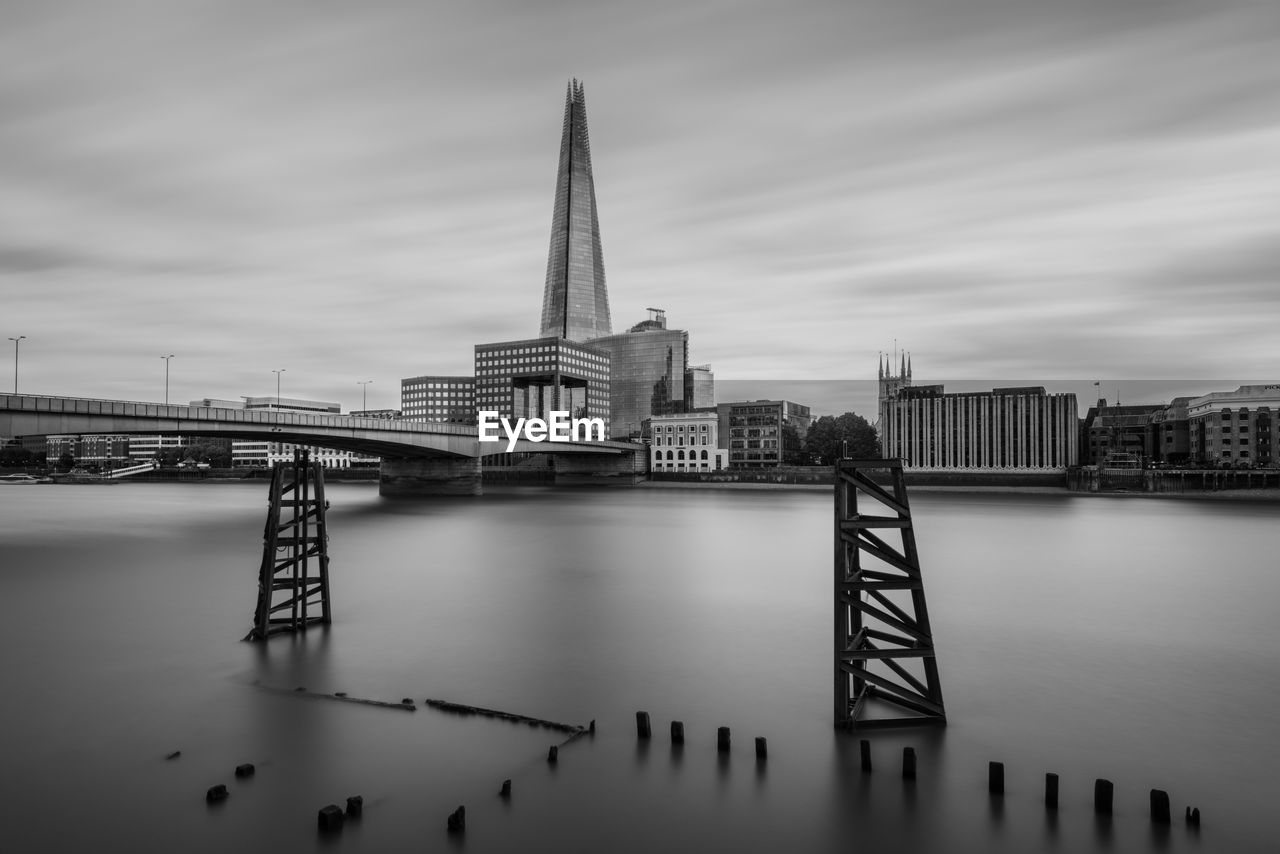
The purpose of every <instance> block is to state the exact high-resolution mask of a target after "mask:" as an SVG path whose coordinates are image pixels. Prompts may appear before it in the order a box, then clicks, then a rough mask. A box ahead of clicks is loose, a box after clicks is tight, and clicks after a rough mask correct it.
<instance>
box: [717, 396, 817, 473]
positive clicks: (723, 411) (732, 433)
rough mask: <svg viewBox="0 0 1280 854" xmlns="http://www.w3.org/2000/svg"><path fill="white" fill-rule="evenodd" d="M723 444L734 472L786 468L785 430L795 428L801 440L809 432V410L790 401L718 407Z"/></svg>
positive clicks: (810, 414)
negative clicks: (747, 469)
mask: <svg viewBox="0 0 1280 854" xmlns="http://www.w3.org/2000/svg"><path fill="white" fill-rule="evenodd" d="M716 414H717V416H718V419H719V429H720V444H721V446H722V447H724V448H725V449H726V450H728V452H729V467H730V468H771V467H777V466H780V465H782V453H783V447H782V445H783V442H782V434H783V430H784V429H785V428H786V427H787V426H790V427H793V428H795V430H796V433H797V434H798V435H799V437H800V438H801V439H803V438H804V436H805V434H806V433H808V432H809V425H810V424H812V423H813V415H812V413H811V412H810V410H809V407H807V406H805V405H804V404H800V403H793V402H792V401H790V400H743V401H736V402H731V403H721V404H720V405H718V406H717V407H716Z"/></svg>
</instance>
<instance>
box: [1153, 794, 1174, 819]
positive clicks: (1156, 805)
mask: <svg viewBox="0 0 1280 854" xmlns="http://www.w3.org/2000/svg"><path fill="white" fill-rule="evenodd" d="M1170 821H1171V819H1170V817H1169V793H1168V792H1166V791H1163V790H1161V789H1152V790H1151V822H1152V824H1169V823H1170Z"/></svg>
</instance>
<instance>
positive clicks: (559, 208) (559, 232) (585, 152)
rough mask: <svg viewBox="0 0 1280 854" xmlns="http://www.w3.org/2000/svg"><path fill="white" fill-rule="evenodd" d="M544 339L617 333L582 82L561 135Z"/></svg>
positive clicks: (574, 89)
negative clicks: (612, 319) (606, 275)
mask: <svg viewBox="0 0 1280 854" xmlns="http://www.w3.org/2000/svg"><path fill="white" fill-rule="evenodd" d="M538 334H539V337H541V338H564V339H566V340H569V341H586V340H588V339H590V338H599V337H601V336H604V335H611V334H613V327H612V325H611V323H610V320H609V291H608V288H607V287H606V286H605V278H604V256H603V254H602V253H601V251H600V221H599V218H598V217H597V215H596V184H595V177H594V176H593V175H592V171H591V142H590V140H589V139H588V137H587V102H586V95H585V94H584V92H583V89H582V84H581V83H579V82H578V81H577V80H574V81H572V82H570V83H569V88H568V92H567V93H566V94H565V101H564V127H563V129H562V130H561V134H560V165H559V168H558V169H557V171H556V198H555V205H554V207H553V209H552V215H551V245H550V248H549V250H548V252H547V279H546V286H545V288H544V290H543V295H542V326H541V331H540V332H539V333H538Z"/></svg>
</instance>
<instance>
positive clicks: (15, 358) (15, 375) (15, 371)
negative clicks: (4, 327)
mask: <svg viewBox="0 0 1280 854" xmlns="http://www.w3.org/2000/svg"><path fill="white" fill-rule="evenodd" d="M26 337H27V336H25V335H19V336H18V337H17V338H10V339H9V340H10V341H12V342H13V393H14V394H17V393H18V342H19V341H21V340H22V339H24V338H26Z"/></svg>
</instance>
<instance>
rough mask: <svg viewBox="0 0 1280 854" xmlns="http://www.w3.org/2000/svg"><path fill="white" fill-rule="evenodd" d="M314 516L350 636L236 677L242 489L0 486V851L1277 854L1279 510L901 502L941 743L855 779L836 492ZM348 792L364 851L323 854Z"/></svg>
mask: <svg viewBox="0 0 1280 854" xmlns="http://www.w3.org/2000/svg"><path fill="white" fill-rule="evenodd" d="M328 491H329V493H330V496H329V497H330V499H331V501H332V503H333V509H332V510H331V512H330V534H331V543H330V553H331V555H332V589H333V598H334V609H335V620H336V622H335V624H334V625H333V626H332V628H331V629H330V630H328V631H327V632H325V631H313V632H311V633H309V634H308V635H307V636H305V638H301V639H297V640H294V639H289V638H277V639H273V640H272V641H271V642H270V643H269V644H267V645H265V646H256V645H251V644H246V643H241V642H240V641H239V638H240V637H241V636H243V634H244V633H245V632H246V631H247V629H248V627H249V621H250V618H251V616H252V611H253V598H254V595H255V592H256V572H257V565H258V560H259V556H260V549H261V540H260V536H261V527H262V518H263V513H264V512H265V508H266V505H265V498H266V495H265V486H263V485H253V486H249V485H239V484H237V485H186V484H171V485H169V484H122V485H117V486H110V487H107V486H43V487H25V488H17V487H4V488H0V663H2V665H3V669H2V670H0V672H2V673H3V677H4V682H3V693H2V694H0V748H2V750H0V755H2V756H3V773H2V774H0V802H3V803H4V804H5V808H6V810H5V812H6V820H5V822H4V824H3V827H0V851H5V852H41V851H79V850H83V851H89V850H93V851H116V850H119V851H132V852H149V851H156V852H168V851H209V852H221V851H228V850H243V851H250V850H277V851H304V850H311V849H317V850H326V851H328V850H333V851H337V850H342V851H389V850H442V851H443V850H452V849H459V850H467V851H471V852H498V851H584V852H585V851H605V850H609V851H614V850H616V851H629V852H646V851H720V850H723V851H734V852H775V851H783V850H792V851H820V852H821V851H837V850H839V851H848V850H854V849H855V848H861V847H863V846H875V848H874V850H879V851H891V852H895V854H900V852H935V851H936V852H954V851H968V850H973V851H1009V852H1025V851H1037V850H1045V851H1063V852H1070V851H1106V850H1111V851H1125V852H1128V851H1147V850H1152V851H1164V850H1167V851H1206V852H1209V851H1236V852H1247V851H1273V850H1275V848H1274V843H1272V842H1271V841H1270V840H1269V838H1268V837H1269V836H1270V834H1271V824H1272V820H1271V812H1272V811H1273V809H1274V803H1275V799H1276V796H1277V795H1280V786H1278V785H1277V784H1276V783H1275V780H1276V776H1275V771H1276V768H1277V766H1278V765H1280V623H1278V622H1277V620H1276V615H1275V610H1276V603H1277V602H1280V572H1278V571H1277V570H1278V569H1280V566H1278V563H1280V562H1278V561H1277V554H1278V552H1280V549H1278V547H1280V524H1278V521H1280V508H1277V507H1276V505H1270V506H1267V505H1248V504H1227V503H1214V502H1196V501H1159V500H1142V499H1122V498H1121V499H1107V498H1096V497H1092V498H1090V497H1058V496H1043V495H1031V496H972V495H954V494H948V495H941V494H930V493H925V492H920V493H916V494H914V495H913V507H914V509H915V511H916V531H917V538H918V541H919V545H920V551H921V560H922V563H923V566H924V571H925V583H926V592H927V595H928V598H929V604H930V612H931V616H932V619H933V623H934V632H935V636H936V639H937V642H938V645H939V664H940V669H941V676H942V686H943V691H944V694H945V696H946V701H947V708H948V713H949V718H950V726H948V727H947V728H946V730H945V731H942V732H906V733H899V734H877V735H875V736H873V738H874V744H875V755H876V760H877V768H876V771H875V772H874V773H873V774H871V775H863V774H861V773H860V772H859V770H858V761H857V737H856V736H855V737H849V736H844V735H839V734H837V733H835V732H834V731H833V730H832V728H831V725H830V714H831V712H830V707H831V697H830V692H831V687H830V674H829V671H830V666H831V665H830V658H829V656H830V644H831V633H832V630H831V625H830V621H831V590H830V584H831V581H830V579H831V573H832V569H831V533H830V530H829V526H830V524H831V498H830V495H829V494H828V493H827V492H825V491H823V492H747V491H711V490H706V491H703V490H680V489H662V488H641V489H635V490H616V491H615V490H605V491H574V490H539V489H524V490H510V491H506V492H499V491H497V490H491V491H490V494H489V495H487V496H486V497H485V498H483V499H480V500H464V501H384V500H382V499H380V498H379V497H378V496H377V495H376V493H375V490H374V489H372V488H370V487H368V486H343V485H330V487H329V490H328ZM298 685H305V686H306V687H307V688H309V689H311V690H314V691H325V692H333V691H346V692H348V693H350V694H351V696H354V697H370V698H379V699H386V700H399V699H400V698H401V697H414V698H416V699H417V700H419V701H421V700H422V699H423V698H426V697H437V698H442V699H447V700H452V701H455V702H461V703H469V704H473V705H479V706H487V707H492V708H498V709H505V710H509V711H513V712H518V713H522V714H527V715H533V716H537V717H541V718H547V719H551V720H557V721H564V722H567V723H573V724H585V723H587V722H588V721H589V720H592V719H595V720H596V721H597V724H598V734H597V735H596V737H595V738H594V739H592V740H581V741H577V742H574V743H573V744H571V745H568V746H566V747H564V748H562V749H561V757H560V762H559V763H558V765H556V766H554V767H551V766H548V765H547V763H546V761H545V757H546V753H547V747H548V746H549V745H551V744H554V743H558V742H559V741H560V740H561V739H562V737H561V736H559V735H558V734H556V733H554V732H550V731H547V730H543V729H534V728H530V727H526V726H521V725H513V724H507V723H499V722H494V721H490V720H486V719H480V718H463V717H457V716H451V715H446V714H442V713H439V712H434V711H431V710H427V709H422V708H420V709H419V710H418V711H417V712H416V713H412V714H410V713H407V712H402V711H397V710H391V709H380V708H373V707H366V706H359V705H353V704H346V703H339V702H331V701H325V700H319V699H306V698H301V697H297V696H294V695H291V694H289V693H287V692H277V691H272V690H268V689H269V688H283V689H291V688H293V687H294V686H298ZM637 709H645V710H648V711H649V712H650V713H651V715H652V717H653V720H654V730H655V737H654V739H653V741H652V743H651V744H650V745H649V746H648V749H647V750H645V749H638V748H637V744H636V741H635V738H634V712H635V711H636V710H637ZM672 719H680V720H683V721H684V722H685V729H686V733H687V738H688V743H687V744H686V746H685V749H684V750H683V751H682V752H680V753H673V752H672V750H671V748H670V745H669V742H668V739H667V735H666V733H667V725H668V722H669V721H670V720H672ZM717 726H730V727H732V731H733V738H734V747H733V751H732V754H731V755H730V756H729V757H728V759H727V760H721V759H719V758H718V757H717V754H716V752H715V729H716V727H717ZM756 735H764V736H767V737H768V739H769V747H770V758H769V761H768V763H767V766H765V767H758V766H757V765H756V763H755V760H754V757H753V754H752V738H753V736H756ZM906 744H910V745H914V746H915V747H916V750H917V753H918V754H919V755H920V778H919V780H918V781H917V782H916V783H915V784H914V785H904V784H903V782H902V780H901V779H900V778H899V774H898V769H899V762H900V755H901V748H902V746H903V745H906ZM173 750H181V751H182V756H181V758H179V759H177V760H174V761H165V760H164V756H165V754H167V753H169V752H170V751H173ZM992 759H998V760H1002V761H1004V762H1005V764H1006V775H1007V788H1008V794H1007V796H1006V797H1005V798H1004V799H1003V801H992V800H991V799H990V798H989V797H988V795H987V793H986V773H987V768H986V766H987V761H988V760H992ZM241 762H253V763H255V764H256V765H257V767H258V773H257V775H256V776H255V777H254V778H252V779H251V780H248V781H240V780H236V779H234V776H233V774H232V770H233V769H234V767H235V765H237V764H239V763H241ZM1046 771H1055V772H1057V773H1058V774H1059V775H1060V776H1061V780H1062V806H1061V809H1060V810H1059V812H1058V814H1057V816H1056V818H1054V817H1052V816H1049V815H1046V812H1045V810H1044V808H1043V806H1042V805H1041V796H1042V791H1043V789H1042V786H1043V775H1044V773H1045V772H1046ZM1095 777H1107V778H1109V779H1111V780H1113V781H1114V782H1115V784H1116V814H1115V816H1114V817H1113V818H1112V819H1111V820H1110V821H1109V822H1101V821H1098V820H1095V818H1094V816H1093V815H1092V786H1093V780H1094V778H1095ZM505 778H511V779H512V780H513V786H514V796H513V798H512V799H511V800H510V801H509V802H505V803H504V802H503V801H501V800H500V799H499V798H497V797H496V792H497V789H498V787H499V785H500V783H501V781H502V780H503V779H505ZM215 783H226V784H227V785H228V788H229V789H230V790H231V792H232V794H231V797H230V799H229V800H228V801H227V802H226V803H225V804H223V805H221V806H220V807H217V808H212V809H211V808H209V807H207V806H206V804H205V802H204V792H205V789H207V788H208V787H209V786H211V785H213V784H215ZM1153 787H1158V788H1164V789H1167V790H1168V791H1169V792H1170V794H1171V796H1172V800H1173V808H1174V811H1175V814H1176V817H1175V822H1174V825H1173V827H1172V828H1171V829H1169V830H1168V831H1167V832H1165V833H1155V832H1153V830H1152V828H1151V825H1150V823H1149V821H1148V815H1147V792H1148V790H1149V789H1151V788H1153ZM352 794H362V795H363V796H364V798H365V803H366V809H365V817H364V819H363V821H362V822H360V823H359V824H357V825H348V827H347V828H346V830H345V831H344V832H343V833H342V835H341V836H339V837H336V838H331V839H326V838H321V837H319V836H318V835H317V834H316V831H315V814H316V811H317V810H318V809H319V808H320V807H321V806H323V805H325V804H327V803H334V802H336V803H339V804H342V803H343V802H344V799H345V798H346V796H348V795H352ZM1188 803H1191V804H1194V805H1197V806H1199V807H1200V809H1201V811H1202V813H1203V814H1204V827H1203V829H1202V830H1201V832H1200V833H1199V834H1197V835H1192V834H1190V833H1189V832H1188V831H1187V830H1186V828H1184V827H1183V825H1182V821H1181V815H1182V810H1183V807H1184V805H1186V804H1188ZM459 804H465V805H466V807H467V816H468V830H467V833H466V836H465V839H464V840H457V839H452V840H451V839H448V838H446V835H445V833H444V822H445V817H446V816H447V815H448V813H449V812H451V811H452V810H453V809H454V808H455V807H456V806H458V805H459Z"/></svg>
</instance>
